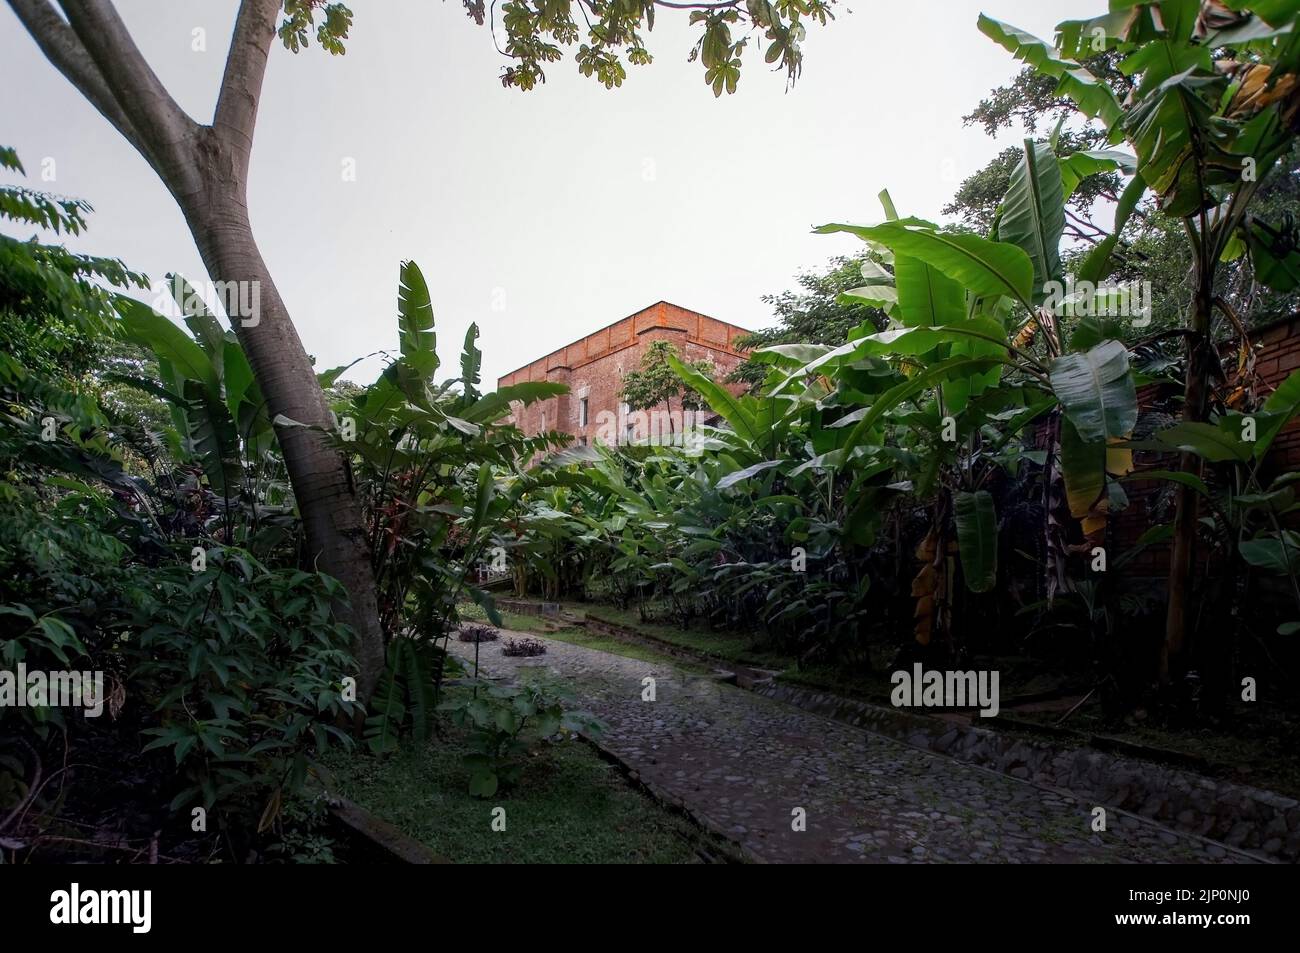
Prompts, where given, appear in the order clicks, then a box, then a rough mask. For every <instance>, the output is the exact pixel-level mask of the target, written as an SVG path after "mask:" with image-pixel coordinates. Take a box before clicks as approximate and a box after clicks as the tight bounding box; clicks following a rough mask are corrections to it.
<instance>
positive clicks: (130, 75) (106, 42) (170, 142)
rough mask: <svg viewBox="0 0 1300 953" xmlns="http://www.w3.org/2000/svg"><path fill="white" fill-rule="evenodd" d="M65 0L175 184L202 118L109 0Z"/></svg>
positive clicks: (62, 1) (124, 107) (161, 168)
mask: <svg viewBox="0 0 1300 953" xmlns="http://www.w3.org/2000/svg"><path fill="white" fill-rule="evenodd" d="M59 4H60V5H61V6H62V7H63V12H64V13H65V14H66V15H67V17H68V23H69V24H70V25H71V27H72V30H73V32H74V33H76V35H77V36H78V37H79V38H80V39H81V43H82V45H83V46H84V47H85V49H86V52H88V53H89V54H90V58H91V59H92V60H94V61H95V65H96V66H97V67H99V72H100V73H101V74H102V75H103V77H104V79H105V81H106V83H107V85H108V88H109V89H110V90H112V92H113V95H114V96H115V97H116V99H117V101H118V103H119V104H120V106H121V107H122V111H123V112H125V113H126V114H127V116H128V117H129V118H130V120H131V124H132V125H133V126H135V128H136V129H137V130H138V131H139V133H140V135H141V136H142V137H143V139H144V141H145V143H146V145H147V146H148V149H149V152H148V153H147V155H149V156H150V158H151V159H152V160H154V165H155V168H156V170H157V171H158V172H159V174H161V175H162V177H163V179H164V181H167V182H168V183H169V184H171V183H172V182H173V181H174V180H175V177H176V176H177V175H180V174H184V171H185V170H186V168H187V167H188V166H190V165H191V164H192V163H191V159H192V147H191V142H192V139H193V137H194V135H195V134H196V133H197V132H198V130H199V126H198V124H197V123H195V122H194V120H193V119H191V118H190V117H189V116H187V115H186V114H185V111H184V110H183V109H181V108H180V106H178V105H176V101H175V100H174V99H172V97H171V94H170V93H168V92H167V89H166V87H164V86H163V84H162V81H161V80H159V79H158V76H157V75H156V74H155V73H154V71H153V70H152V69H150V67H149V64H148V63H147V62H146V61H145V58H144V56H143V55H142V54H141V53H140V49H139V47H137V46H136V45H135V41H134V40H132V39H131V34H130V32H129V31H128V30H127V28H126V24H124V23H123V22H122V18H121V17H120V16H118V14H117V10H115V9H114V8H113V5H112V3H110V2H109V0H59ZM141 151H144V150H141ZM159 160H161V162H159Z"/></svg>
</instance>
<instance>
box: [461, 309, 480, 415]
mask: <svg viewBox="0 0 1300 953" xmlns="http://www.w3.org/2000/svg"><path fill="white" fill-rule="evenodd" d="M477 338H478V325H477V324H473V323H471V324H470V326H469V330H467V331H466V332H465V348H464V350H463V351H461V355H460V380H461V383H462V384H463V385H464V387H465V399H466V400H467V401H470V402H472V401H476V400H478V396H479V391H478V385H479V381H480V379H481V378H480V377H479V370H480V368H481V367H482V366H483V352H482V351H481V350H479V347H478V345H477V344H475V343H474V342H475V340H476V339H477Z"/></svg>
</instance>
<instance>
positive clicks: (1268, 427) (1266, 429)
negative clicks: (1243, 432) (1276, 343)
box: [1254, 371, 1300, 460]
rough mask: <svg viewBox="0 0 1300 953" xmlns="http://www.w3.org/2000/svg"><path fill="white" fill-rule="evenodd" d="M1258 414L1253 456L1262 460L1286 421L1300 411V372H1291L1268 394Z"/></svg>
mask: <svg viewBox="0 0 1300 953" xmlns="http://www.w3.org/2000/svg"><path fill="white" fill-rule="evenodd" d="M1261 410H1262V411H1263V413H1261V414H1259V415H1258V416H1259V418H1260V420H1259V431H1258V433H1257V434H1256V435H1255V447H1254V456H1255V459H1256V460H1263V459H1264V455H1265V454H1266V453H1268V448H1269V447H1271V446H1272V445H1273V441H1274V440H1275V439H1276V438H1277V435H1278V434H1279V433H1280V432H1281V430H1282V428H1283V427H1284V426H1286V424H1287V421H1289V420H1290V419H1291V418H1292V417H1294V416H1295V415H1296V413H1297V412H1298V411H1300V371H1292V372H1291V373H1290V374H1289V375H1288V376H1287V379H1286V380H1284V381H1283V382H1282V383H1281V384H1279V385H1278V388H1277V390H1275V391H1273V393H1271V394H1269V396H1268V400H1266V401H1264V406H1263V407H1262V408H1261Z"/></svg>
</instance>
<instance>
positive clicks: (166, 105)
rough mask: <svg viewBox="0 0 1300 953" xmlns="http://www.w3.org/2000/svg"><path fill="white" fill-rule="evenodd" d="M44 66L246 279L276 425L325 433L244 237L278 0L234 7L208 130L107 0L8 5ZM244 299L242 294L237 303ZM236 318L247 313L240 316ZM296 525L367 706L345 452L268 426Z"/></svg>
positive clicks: (370, 576)
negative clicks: (291, 423)
mask: <svg viewBox="0 0 1300 953" xmlns="http://www.w3.org/2000/svg"><path fill="white" fill-rule="evenodd" d="M9 4H10V6H11V7H12V8H13V10H14V12H15V13H16V14H17V16H18V18H19V20H20V21H22V23H23V25H24V26H25V27H26V28H27V30H28V32H29V33H31V35H32V37H33V38H34V39H35V40H36V42H37V45H38V46H39V47H40V48H41V51H42V52H43V53H45V55H46V57H47V58H48V59H49V60H50V62H51V63H53V65H54V66H55V67H56V68H57V69H58V70H59V71H60V72H61V73H63V74H64V76H66V77H67V78H68V80H69V81H70V82H71V83H72V84H73V85H74V86H75V87H76V88H77V89H78V90H79V91H80V92H81V93H82V95H84V96H85V97H86V98H87V100H89V101H90V103H91V105H93V106H94V107H95V108H96V109H98V110H99V111H100V113H102V114H103V115H104V117H105V118H106V119H108V121H109V122H110V123H112V125H113V127H114V128H115V129H117V130H118V132H120V133H121V134H122V135H123V136H124V137H125V138H126V139H127V141H128V142H130V143H131V145H132V146H134V147H135V148H136V150H137V151H139V152H140V154H141V155H142V156H144V158H145V160H146V161H148V163H149V165H150V166H151V167H152V168H153V170H154V171H155V172H156V173H157V174H158V176H159V178H161V179H162V181H163V183H164V184H165V185H166V186H167V189H168V190H169V191H170V192H171V193H172V195H173V196H174V197H175V199H176V201H177V203H178V204H179V206H180V208H181V211H182V212H183V213H184V216H185V221H186V224H187V225H188V226H189V229H190V232H191V234H192V235H193V236H194V241H195V244H196V245H197V246H198V250H199V254H200V255H201V256H202V258H203V264H204V267H205V268H206V269H207V272H208V276H209V277H210V278H211V279H212V280H213V281H217V282H255V283H256V284H255V285H252V286H248V285H245V286H242V287H256V288H257V289H258V298H259V306H260V307H259V313H258V314H257V316H256V317H257V320H256V321H253V320H251V319H249V320H244V319H242V318H241V317H240V316H235V315H230V318H231V325H232V326H233V327H234V329H235V334H236V335H237V336H238V338H239V342H240V344H241V345H242V347H243V349H244V352H245V354H246V355H247V357H248V362H249V364H250V365H251V366H252V369H253V374H254V375H255V377H256V379H257V383H258V386H259V387H260V388H261V390H262V394H263V396H264V397H265V398H266V400H267V404H268V408H267V409H268V411H269V412H270V414H271V415H272V416H273V417H274V416H275V415H278V414H283V415H284V416H285V417H288V418H290V419H292V420H295V421H297V422H299V423H303V424H309V425H314V426H316V427H321V428H325V429H330V428H332V427H333V422H332V420H331V418H330V412H329V406H328V405H327V403H326V401H325V395H324V394H323V393H322V391H321V388H320V385H319V384H318V383H317V380H316V374H315V371H314V369H313V368H312V365H311V361H310V359H309V358H308V356H307V352H306V350H305V349H304V348H303V346H302V341H301V339H300V338H299V337H298V332H297V330H296V329H295V328H294V326H293V322H292V321H291V320H290V318H289V313H288V310H287V309H286V308H285V305H284V302H283V301H282V300H281V298H280V295H279V292H278V291H277V290H276V287H275V283H274V281H272V279H271V275H270V272H269V271H268V270H267V267H266V262H265V261H263V259H262V255H261V252H260V251H259V250H258V248H257V243H256V241H255V240H254V238H253V230H252V226H251V224H250V222H249V217H248V203H247V182H248V167H249V158H250V155H251V150H252V140H253V130H254V127H255V124H256V119H257V107H258V102H259V100H260V98H261V89H262V78H263V76H264V74H265V69H266V60H267V56H268V55H269V53H270V48H271V44H272V42H273V41H274V38H275V27H276V18H277V17H278V15H279V10H280V0H242V2H241V4H240V8H239V14H238V17H237V19H236V22H235V29H234V34H233V36H232V38H231V44H230V53H229V55H228V57H227V59H226V68H225V73H224V75H223V77H222V84H221V91H220V96H219V98H218V100H217V108H216V112H215V116H214V119H213V123H212V125H211V126H202V125H199V124H198V123H196V122H194V120H192V119H191V118H190V117H189V116H187V115H186V114H185V112H184V111H183V110H181V109H180V107H179V106H177V105H176V103H175V102H174V100H173V99H172V97H171V96H170V95H169V94H168V92H167V90H166V89H165V88H164V87H163V85H162V83H161V82H160V81H159V80H158V77H157V76H156V75H155V74H154V72H153V70H152V69H150V68H149V65H148V63H147V62H146V61H145V59H144V57H143V56H142V55H141V53H140V51H139V49H138V48H137V47H136V45H135V43H134V41H133V40H132V39H131V36H130V34H129V33H128V32H127V30H126V27H125V26H124V24H123V23H122V21H121V18H120V17H119V16H118V15H117V12H116V10H115V9H114V8H113V5H112V4H111V3H109V2H108V0H60V6H61V7H62V9H63V12H64V15H65V16H66V18H67V19H66V20H65V19H63V18H61V17H60V16H59V15H58V14H57V12H56V11H55V9H54V8H53V7H52V6H50V4H49V3H48V2H47V0H9ZM241 297H242V296H241ZM243 317H247V316H243ZM277 434H278V436H279V440H280V447H281V450H282V451H283V453H284V459H285V465H286V467H287V469H288V471H289V481H290V483H291V484H292V486H293V491H294V498H295V500H296V501H297V504H298V511H299V514H300V515H301V518H302V522H303V529H304V533H305V536H306V539H307V547H308V552H309V556H310V560H309V561H310V563H311V567H310V568H314V569H319V570H321V571H323V572H326V573H328V574H329V575H331V576H334V577H335V578H336V579H338V580H339V581H340V582H341V583H342V584H343V586H344V587H345V588H346V589H347V591H348V594H349V596H350V597H351V601H350V604H347V605H343V604H341V605H339V606H337V607H336V614H337V616H338V618H339V619H341V620H342V621H343V622H346V623H348V624H349V625H351V626H352V628H353V631H354V633H355V643H354V645H355V654H356V661H357V664H358V672H357V689H358V698H360V699H361V700H362V701H365V700H367V699H369V697H370V694H371V692H372V690H373V689H374V686H375V685H376V684H377V683H378V680H379V676H380V674H381V673H382V671H383V667H384V640H383V631H382V629H381V627H380V623H379V612H378V598H377V594H376V591H375V578H374V572H373V569H372V566H371V561H370V550H369V546H368V544H367V540H366V534H365V531H364V527H363V524H362V520H361V511H360V506H359V505H358V502H357V499H356V496H355V494H354V492H353V488H352V485H351V479H350V476H349V473H348V470H347V467H346V463H345V460H344V458H343V456H342V455H341V454H340V453H338V452H337V451H335V450H334V449H333V448H332V447H331V446H330V445H329V442H328V441H327V439H326V438H325V436H324V434H322V433H320V432H319V431H317V430H313V429H308V428H307V427H280V428H277Z"/></svg>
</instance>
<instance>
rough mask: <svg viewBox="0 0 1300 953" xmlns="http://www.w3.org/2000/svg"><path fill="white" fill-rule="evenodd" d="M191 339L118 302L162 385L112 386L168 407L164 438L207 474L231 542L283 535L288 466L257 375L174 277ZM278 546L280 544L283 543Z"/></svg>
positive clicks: (122, 380)
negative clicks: (270, 532)
mask: <svg viewBox="0 0 1300 953" xmlns="http://www.w3.org/2000/svg"><path fill="white" fill-rule="evenodd" d="M168 287H169V289H170V290H171V292H172V294H173V295H174V297H175V298H176V301H177V304H178V305H179V306H180V308H181V313H182V317H183V319H184V321H185V325H186V327H187V328H188V329H189V332H190V333H189V335H188V336H187V335H186V333H185V332H184V331H183V330H182V329H181V328H180V327H179V326H177V325H176V324H175V323H173V322H172V321H171V320H170V319H169V318H167V317H165V316H164V315H162V314H159V313H158V312H156V311H154V310H153V309H152V308H151V307H149V306H148V305H146V304H144V303H143V302H140V301H137V300H135V299H133V298H128V297H125V296H123V297H120V298H119V299H118V301H117V305H118V311H119V313H120V315H121V320H120V322H119V324H118V330H119V332H120V333H121V334H122V336H123V337H125V338H126V339H127V340H130V341H132V342H134V343H136V344H139V345H141V346H143V347H147V348H148V349H149V350H150V351H152V353H153V355H154V358H155V360H156V361H157V365H158V371H159V375H158V379H157V380H154V379H152V378H145V377H138V376H130V375H124V374H112V375H107V379H109V380H111V381H114V382H116V383H119V384H123V385H126V386H129V387H133V388H136V389H138V390H141V391H143V392H145V393H148V394H151V395H153V396H155V397H158V398H160V399H162V400H164V401H166V402H167V404H168V406H169V407H170V409H171V413H172V421H173V424H174V429H173V430H172V431H171V432H169V433H167V434H165V435H164V436H165V439H166V441H167V443H168V446H169V449H170V451H171V455H172V458H173V459H174V460H175V461H176V462H178V463H181V464H194V465H196V466H197V467H199V468H201V469H202V472H203V474H204V476H205V477H206V479H207V483H208V486H209V487H210V489H211V490H212V492H213V494H214V495H215V496H216V497H217V499H219V500H220V501H222V504H223V505H222V513H223V522H224V524H225V528H226V533H227V539H228V540H230V539H231V538H232V537H231V534H232V533H233V532H235V531H236V529H240V528H242V527H243V526H244V525H245V524H244V522H243V521H241V520H236V519H235V518H234V516H235V510H236V509H237V508H239V507H243V508H244V509H245V511H246V512H247V514H248V516H249V520H248V523H247V527H248V531H249V532H250V533H252V534H256V533H259V532H261V531H262V530H263V529H267V528H274V529H276V530H277V531H283V530H284V529H285V528H286V525H287V523H289V522H291V521H292V514H293V501H292V497H291V494H290V492H289V490H288V487H287V483H286V481H285V478H284V477H285V475H284V469H283V464H282V463H281V461H280V460H279V458H278V456H277V455H276V454H275V453H274V452H273V451H274V448H275V436H274V431H273V429H272V426H271V420H270V418H269V416H268V415H267V411H266V402H265V400H264V399H263V398H262V394H261V391H260V389H259V388H258V386H257V382H256V381H255V380H254V379H253V372H252V368H251V367H250V366H249V363H248V359H247V357H246V356H245V355H244V351H243V348H242V347H241V346H240V344H239V341H238V339H237V338H236V336H235V334H234V332H233V331H230V330H224V329H223V328H222V326H221V323H220V321H219V320H218V319H217V318H216V316H214V315H213V314H212V313H211V312H210V311H209V310H208V308H207V306H206V305H205V304H204V303H203V299H202V298H201V297H200V296H199V294H198V293H197V292H196V291H195V289H194V288H193V287H192V286H191V285H190V284H189V283H188V282H187V281H185V279H184V278H182V277H180V276H179V275H169V276H168ZM277 538H278V537H277Z"/></svg>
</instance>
